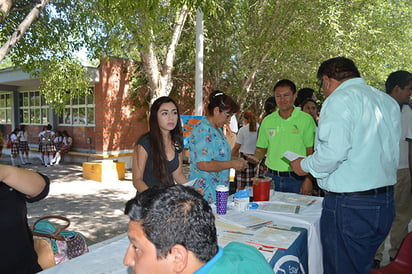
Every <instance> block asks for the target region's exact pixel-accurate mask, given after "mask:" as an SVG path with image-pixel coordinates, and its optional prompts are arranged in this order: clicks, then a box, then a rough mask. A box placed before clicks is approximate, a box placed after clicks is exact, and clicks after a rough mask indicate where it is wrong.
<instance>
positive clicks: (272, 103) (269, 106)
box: [263, 96, 276, 117]
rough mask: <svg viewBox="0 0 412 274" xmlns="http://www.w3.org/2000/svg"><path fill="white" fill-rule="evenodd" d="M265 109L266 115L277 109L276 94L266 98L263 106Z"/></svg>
mask: <svg viewBox="0 0 412 274" xmlns="http://www.w3.org/2000/svg"><path fill="white" fill-rule="evenodd" d="M263 108H264V109H265V117H266V116H267V115H269V114H271V113H272V112H274V111H275V109H276V98H275V96H270V97H269V98H267V99H266V101H265V105H264V107H263Z"/></svg>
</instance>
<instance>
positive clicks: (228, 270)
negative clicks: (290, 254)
mask: <svg viewBox="0 0 412 274" xmlns="http://www.w3.org/2000/svg"><path fill="white" fill-rule="evenodd" d="M217 256H219V258H218V259H216V257H217ZM195 273H196V274H204V273H208V274H222V273H224V274H250V273H259V274H269V273H271V274H272V273H274V271H273V269H272V268H271V267H270V265H269V263H268V262H267V261H266V259H265V257H264V256H263V255H262V254H261V253H260V252H259V251H258V250H257V249H256V248H255V247H253V246H249V245H246V244H243V243H238V242H231V243H229V244H228V245H227V246H225V247H224V249H223V250H222V253H220V248H219V253H218V254H217V255H216V256H215V257H214V258H212V259H211V260H210V261H209V262H208V263H206V264H205V265H204V266H203V267H201V268H200V269H199V270H197V271H196V272H195Z"/></svg>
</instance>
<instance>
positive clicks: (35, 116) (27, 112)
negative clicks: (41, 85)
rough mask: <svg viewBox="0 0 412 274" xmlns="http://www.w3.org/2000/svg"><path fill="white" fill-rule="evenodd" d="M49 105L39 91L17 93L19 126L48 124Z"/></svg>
mask: <svg viewBox="0 0 412 274" xmlns="http://www.w3.org/2000/svg"><path fill="white" fill-rule="evenodd" d="M48 112H49V105H47V104H46V101H45V100H44V97H43V96H42V95H41V94H40V91H23V92H20V93H19V114H20V115H19V119H20V123H21V124H28V125H44V124H47V123H48V122H49V119H48Z"/></svg>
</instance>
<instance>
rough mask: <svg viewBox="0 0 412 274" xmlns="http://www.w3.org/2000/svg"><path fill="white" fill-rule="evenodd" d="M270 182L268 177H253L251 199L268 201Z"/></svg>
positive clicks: (270, 179)
mask: <svg viewBox="0 0 412 274" xmlns="http://www.w3.org/2000/svg"><path fill="white" fill-rule="evenodd" d="M271 182H272V178H270V177H264V178H255V179H253V201H255V202H259V201H269V194H270V183H271Z"/></svg>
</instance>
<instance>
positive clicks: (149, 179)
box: [137, 133, 181, 187]
mask: <svg viewBox="0 0 412 274" xmlns="http://www.w3.org/2000/svg"><path fill="white" fill-rule="evenodd" d="M137 144H139V145H141V146H142V147H143V148H144V150H146V152H147V162H146V166H145V169H144V172H143V181H144V182H145V184H146V185H147V186H148V187H152V186H155V185H160V184H161V182H160V180H159V179H158V178H157V176H156V175H157V174H159V172H158V169H156V168H154V166H153V157H152V149H151V145H150V135H149V133H145V134H143V135H142V136H140V138H139V140H138V141H137ZM180 152H181V151H178V150H177V149H176V148H175V156H174V157H173V159H172V160H171V161H168V162H167V165H166V168H167V175H168V177H169V182H171V184H172V183H173V176H172V173H173V172H174V171H175V170H176V169H177V168H178V167H179V153H180Z"/></svg>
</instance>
